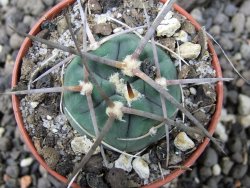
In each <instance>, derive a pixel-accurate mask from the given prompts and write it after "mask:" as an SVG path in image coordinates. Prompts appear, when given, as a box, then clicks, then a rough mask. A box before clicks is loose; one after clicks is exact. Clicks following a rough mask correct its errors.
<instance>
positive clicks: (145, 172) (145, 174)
mask: <svg viewBox="0 0 250 188" xmlns="http://www.w3.org/2000/svg"><path fill="white" fill-rule="evenodd" d="M133 169H134V170H135V172H136V173H137V174H138V175H139V177H140V178H141V179H148V178H149V173H150V172H149V166H148V163H146V162H145V161H144V160H143V159H142V158H140V157H138V158H135V159H134V160H133Z"/></svg>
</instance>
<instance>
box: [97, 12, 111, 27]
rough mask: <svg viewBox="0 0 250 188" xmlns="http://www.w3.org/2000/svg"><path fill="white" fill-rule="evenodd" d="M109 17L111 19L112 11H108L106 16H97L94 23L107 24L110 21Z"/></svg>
mask: <svg viewBox="0 0 250 188" xmlns="http://www.w3.org/2000/svg"><path fill="white" fill-rule="evenodd" d="M107 16H109V17H111V12H110V11H108V12H107V13H106V14H96V15H95V18H94V21H95V22H96V24H102V23H106V22H107V21H108V20H109V19H108V17H107Z"/></svg>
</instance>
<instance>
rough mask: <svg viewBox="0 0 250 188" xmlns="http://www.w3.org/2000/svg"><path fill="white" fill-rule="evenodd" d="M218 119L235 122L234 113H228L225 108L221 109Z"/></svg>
mask: <svg viewBox="0 0 250 188" xmlns="http://www.w3.org/2000/svg"><path fill="white" fill-rule="evenodd" d="M220 121H222V122H224V123H228V122H231V123H236V116H235V115H234V114H228V113H227V109H225V108H223V109H222V111H221V116H220Z"/></svg>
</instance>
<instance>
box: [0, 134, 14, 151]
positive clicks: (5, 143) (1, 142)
mask: <svg viewBox="0 0 250 188" xmlns="http://www.w3.org/2000/svg"><path fill="white" fill-rule="evenodd" d="M11 146H12V143H11V140H10V139H9V138H8V137H2V138H0V151H4V152H5V151H8V150H10V149H11Z"/></svg>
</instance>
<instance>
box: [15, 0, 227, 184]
mask: <svg viewBox="0 0 250 188" xmlns="http://www.w3.org/2000/svg"><path fill="white" fill-rule="evenodd" d="M161 1H162V2H163V3H164V2H166V1H167V0H161ZM74 2H75V0H64V1H62V2H61V3H59V4H57V5H56V6H55V7H53V8H52V9H51V10H49V11H48V12H47V13H46V14H45V15H44V16H43V17H42V18H41V19H40V20H39V21H38V22H37V23H36V25H35V26H34V27H33V28H32V29H31V31H30V32H29V34H31V35H36V34H37V33H38V32H39V31H40V25H41V24H42V23H43V22H44V21H45V20H49V19H52V18H54V17H55V16H56V15H57V14H59V13H60V12H61V11H62V10H63V9H64V8H66V7H67V6H68V5H70V4H72V3H74ZM174 9H175V10H176V11H177V12H179V13H180V14H182V15H184V16H185V17H186V18H187V19H188V20H189V21H190V22H191V23H192V24H193V25H194V26H195V28H196V29H197V30H199V29H200V28H201V26H200V25H199V24H198V23H197V22H196V21H195V20H194V19H193V18H192V17H191V15H190V14H188V13H187V12H186V11H185V10H183V9H182V8H181V7H180V6H178V5H177V4H175V5H174ZM30 46H31V41H30V40H29V39H28V38H26V39H25V40H24V42H23V44H22V46H21V48H20V50H19V53H18V55H17V58H16V62H15V66H14V70H13V76H12V87H13V86H15V85H17V83H18V80H19V75H20V69H21V63H22V58H23V57H24V56H25V54H26V53H27V51H28V49H29V47H30ZM208 48H209V52H210V53H211V54H212V59H213V61H212V65H213V67H214V69H215V70H216V76H217V77H222V72H221V67H220V64H219V61H218V57H217V55H216V53H215V50H214V47H213V45H212V44H211V42H210V41H208ZM216 92H217V102H216V111H215V113H214V115H213V117H212V119H211V121H210V124H209V126H208V131H209V133H210V134H213V133H214V131H215V128H216V125H217V123H218V120H219V117H220V113H221V109H222V100H223V84H222V82H218V83H217V85H216ZM12 103H13V109H14V114H15V118H16V121H17V124H18V127H19V130H20V132H21V135H22V136H23V139H24V141H25V144H27V146H28V148H29V149H30V151H31V152H32V154H33V155H34V156H35V158H36V159H37V160H38V161H39V163H40V164H41V165H42V166H43V167H44V168H45V169H46V170H47V171H48V172H49V173H50V174H51V175H53V176H54V177H55V178H57V179H58V180H60V181H62V182H63V183H66V182H67V178H66V177H63V176H62V175H60V174H58V173H57V172H56V171H54V170H52V169H51V168H49V166H48V165H47V164H46V163H45V161H44V160H43V158H42V157H41V156H40V155H39V154H38V152H37V151H36V149H35V146H34V145H33V142H32V140H31V138H30V136H29V134H28V133H27V131H26V129H25V126H24V122H23V119H22V114H21V111H20V108H19V107H20V103H19V100H18V97H17V96H14V95H13V96H12ZM208 143H209V139H208V138H206V139H204V141H203V142H202V143H201V144H200V145H199V147H198V148H197V149H196V150H195V151H194V152H193V153H192V155H191V156H190V157H189V158H188V159H187V160H186V161H184V163H183V165H184V166H186V167H190V166H191V165H193V164H194V162H195V161H196V160H197V158H198V157H199V156H200V155H201V154H202V152H203V151H204V149H205V148H206V146H207V144H208ZM184 172H185V170H181V169H177V170H173V171H172V172H171V173H170V174H169V175H167V176H165V178H164V179H159V180H157V181H155V182H153V183H151V184H148V185H145V186H144V187H147V188H149V187H152V188H153V187H160V186H162V185H164V184H166V183H168V182H170V181H172V180H173V179H174V178H176V177H178V176H179V175H181V174H182V173H184ZM74 187H79V186H78V185H76V184H74Z"/></svg>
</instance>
